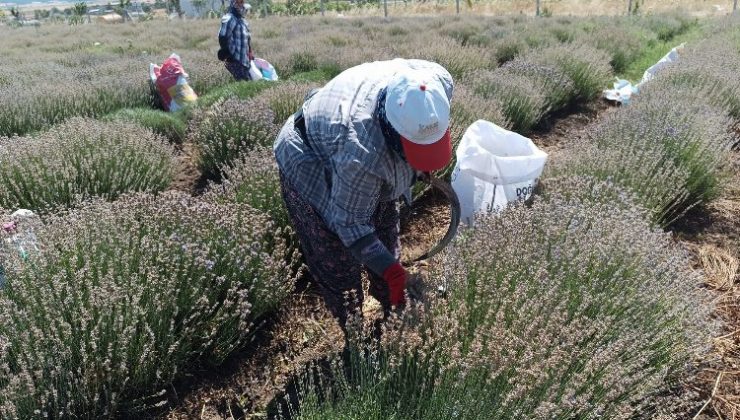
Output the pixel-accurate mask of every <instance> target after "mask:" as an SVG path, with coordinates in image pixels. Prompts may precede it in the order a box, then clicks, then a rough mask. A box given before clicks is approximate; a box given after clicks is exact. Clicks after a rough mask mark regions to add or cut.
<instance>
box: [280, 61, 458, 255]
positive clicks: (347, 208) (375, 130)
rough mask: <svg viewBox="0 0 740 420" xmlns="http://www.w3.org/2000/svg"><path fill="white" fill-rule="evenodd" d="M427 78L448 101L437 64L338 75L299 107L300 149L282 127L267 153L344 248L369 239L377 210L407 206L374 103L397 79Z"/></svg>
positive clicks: (379, 65) (398, 163)
mask: <svg viewBox="0 0 740 420" xmlns="http://www.w3.org/2000/svg"><path fill="white" fill-rule="evenodd" d="M403 68H412V69H419V70H428V71H429V72H430V73H431V74H433V75H434V76H435V77H436V78H437V79H438V80H439V81H440V82H441V83H442V85H443V86H444V89H445V93H446V94H447V98H448V100H451V99H452V92H453V81H452V76H451V75H450V73H449V72H448V71H447V70H445V69H444V68H443V67H442V66H440V65H439V64H436V63H433V62H429V61H424V60H413V59H412V60H407V59H400V58H397V59H394V60H388V61H376V62H372V63H365V64H361V65H359V66H356V67H353V68H350V69H348V70H345V71H344V72H342V73H341V74H339V75H338V76H337V77H336V78H334V79H333V80H332V81H330V82H329V83H328V84H327V85H326V86H324V87H323V88H321V89H320V90H318V92H316V93H315V94H314V95H313V96H311V97H310V98H309V99H308V100H307V101H306V102H305V103H304V104H303V115H304V119H305V122H306V133H307V137H308V141H307V143H308V144H304V142H303V140H302V139H301V138H300V136H299V135H298V134H297V133H296V132H295V130H294V125H293V117H290V118H289V119H288V121H287V122H286V123H285V125H284V126H283V128H282V130H281V132H280V134H279V135H278V138H277V140H276V141H275V145H274V151H275V157H276V160H277V162H278V164H279V166H280V169H281V171H282V172H283V174H284V175H285V176H286V177H287V180H288V182H289V183H290V184H291V185H292V187H293V188H295V189H296V190H297V191H299V192H300V193H301V195H303V197H304V198H305V199H306V200H307V201H309V202H310V203H311V205H312V206H313V207H314V208H315V209H316V210H317V211H318V213H319V214H320V215H321V217H322V218H323V220H324V221H325V222H326V224H327V226H328V227H329V228H330V229H331V230H332V231H334V232H335V233H336V234H337V236H338V237H339V239H340V240H341V241H342V243H343V244H344V245H345V246H347V247H349V246H350V245H352V244H353V243H354V242H355V241H357V240H358V239H360V238H363V237H365V236H367V235H369V234H372V233H373V232H374V227H373V226H372V224H371V218H372V215H373V213H374V212H375V209H376V207H377V205H378V203H381V202H387V201H393V200H396V199H398V198H399V197H401V196H405V197H406V198H407V199H409V198H410V189H411V186H412V183H413V182H414V180H415V171H414V170H413V169H412V168H411V167H410V166H409V165H408V163H406V162H405V160H404V159H403V158H402V157H401V156H400V155H399V154H398V153H396V152H394V151H393V150H392V149H391V148H390V147H389V146H388V144H387V142H386V139H385V137H384V135H383V133H382V129H381V125H380V123H379V121H378V118H377V115H375V112H376V110H377V106H376V105H377V99H378V96H379V95H380V93H381V90H382V89H384V88H385V87H386V86H387V84H388V82H389V81H390V80H391V79H392V77H393V76H394V74H396V73H397V71H399V70H401V69H403Z"/></svg>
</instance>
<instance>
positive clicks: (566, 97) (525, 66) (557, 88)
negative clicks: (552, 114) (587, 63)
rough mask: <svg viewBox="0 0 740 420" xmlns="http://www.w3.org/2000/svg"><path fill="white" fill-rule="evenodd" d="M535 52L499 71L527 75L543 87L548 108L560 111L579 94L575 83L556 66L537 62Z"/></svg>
mask: <svg viewBox="0 0 740 420" xmlns="http://www.w3.org/2000/svg"><path fill="white" fill-rule="evenodd" d="M535 54H537V53H536V52H535V53H528V54H524V55H522V56H519V57H517V58H515V59H513V60H511V61H509V62H507V63H506V64H504V65H503V66H501V68H499V69H498V70H497V72H499V73H501V74H502V75H504V76H505V77H511V78H513V77H516V76H517V75H519V76H525V77H526V78H528V79H529V80H532V81H533V82H534V83H533V84H534V86H536V87H538V88H540V89H542V91H543V93H544V96H545V100H546V102H547V109H549V110H551V111H558V110H561V109H563V108H565V107H566V106H567V105H569V104H570V103H571V102H572V101H573V100H574V99H575V97H576V95H577V92H576V89H575V84H574V83H573V81H572V80H571V79H570V78H569V77H568V76H566V75H565V74H564V73H563V72H562V71H560V69H558V68H557V67H556V66H552V65H542V64H536V61H537V59H536V58H534V57H533V55H535Z"/></svg>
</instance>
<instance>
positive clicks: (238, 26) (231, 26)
mask: <svg viewBox="0 0 740 420" xmlns="http://www.w3.org/2000/svg"><path fill="white" fill-rule="evenodd" d="M218 36H219V37H224V36H225V37H227V39H228V40H229V53H230V54H231V56H232V57H234V59H236V60H238V61H239V63H241V64H242V65H243V66H245V67H249V58H248V57H247V53H249V48H250V45H251V40H252V35H251V34H250V32H249V24H248V23H247V21H246V20H245V19H244V18H243V17H241V16H240V15H238V14H236V13H234V12H233V11H230V12H229V13H227V14H225V15H224V16H223V18H221V30H219V32H218Z"/></svg>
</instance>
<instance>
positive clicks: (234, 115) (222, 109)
mask: <svg viewBox="0 0 740 420" xmlns="http://www.w3.org/2000/svg"><path fill="white" fill-rule="evenodd" d="M274 120H275V113H274V112H272V111H271V110H270V109H269V108H267V107H265V106H264V102H263V101H261V100H259V99H252V100H247V101H242V100H239V99H227V100H224V101H219V102H217V103H216V104H214V105H213V106H212V107H210V108H206V109H201V110H198V111H196V113H195V115H194V117H193V120H192V121H191V128H190V133H191V134H190V141H192V142H193V144H194V145H195V147H196V149H197V150H198V166H199V167H200V168H201V170H202V171H203V172H204V173H205V174H207V175H209V176H211V177H216V178H218V177H220V175H221V173H222V170H223V168H225V167H229V166H231V165H232V164H233V163H234V162H235V161H237V160H238V159H239V157H240V156H241V155H242V154H244V153H245V152H247V151H248V150H251V149H253V148H255V147H257V146H268V145H271V144H272V142H273V141H274V140H275V136H276V135H277V132H278V126H277V125H276V124H275V123H274V122H273V121H274Z"/></svg>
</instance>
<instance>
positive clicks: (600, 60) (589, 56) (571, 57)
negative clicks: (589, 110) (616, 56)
mask: <svg viewBox="0 0 740 420" xmlns="http://www.w3.org/2000/svg"><path fill="white" fill-rule="evenodd" d="M530 57H532V61H533V62H535V63H539V64H543V65H550V66H555V67H557V68H558V69H559V70H560V71H561V72H562V73H563V74H564V75H566V76H568V78H570V80H571V81H572V82H573V86H574V88H575V92H576V99H578V100H581V101H588V100H592V99H594V98H596V97H598V95H599V94H600V93H601V92H602V90H603V89H604V86H606V85H607V84H608V83H609V80H610V79H611V78H612V70H611V67H610V65H609V57H608V56H607V55H606V53H605V52H603V51H601V50H598V49H596V48H594V47H592V46H589V45H585V44H583V45H576V44H573V45H556V46H550V47H547V48H541V49H538V50H536V51H535V52H532V54H531V55H530Z"/></svg>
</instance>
